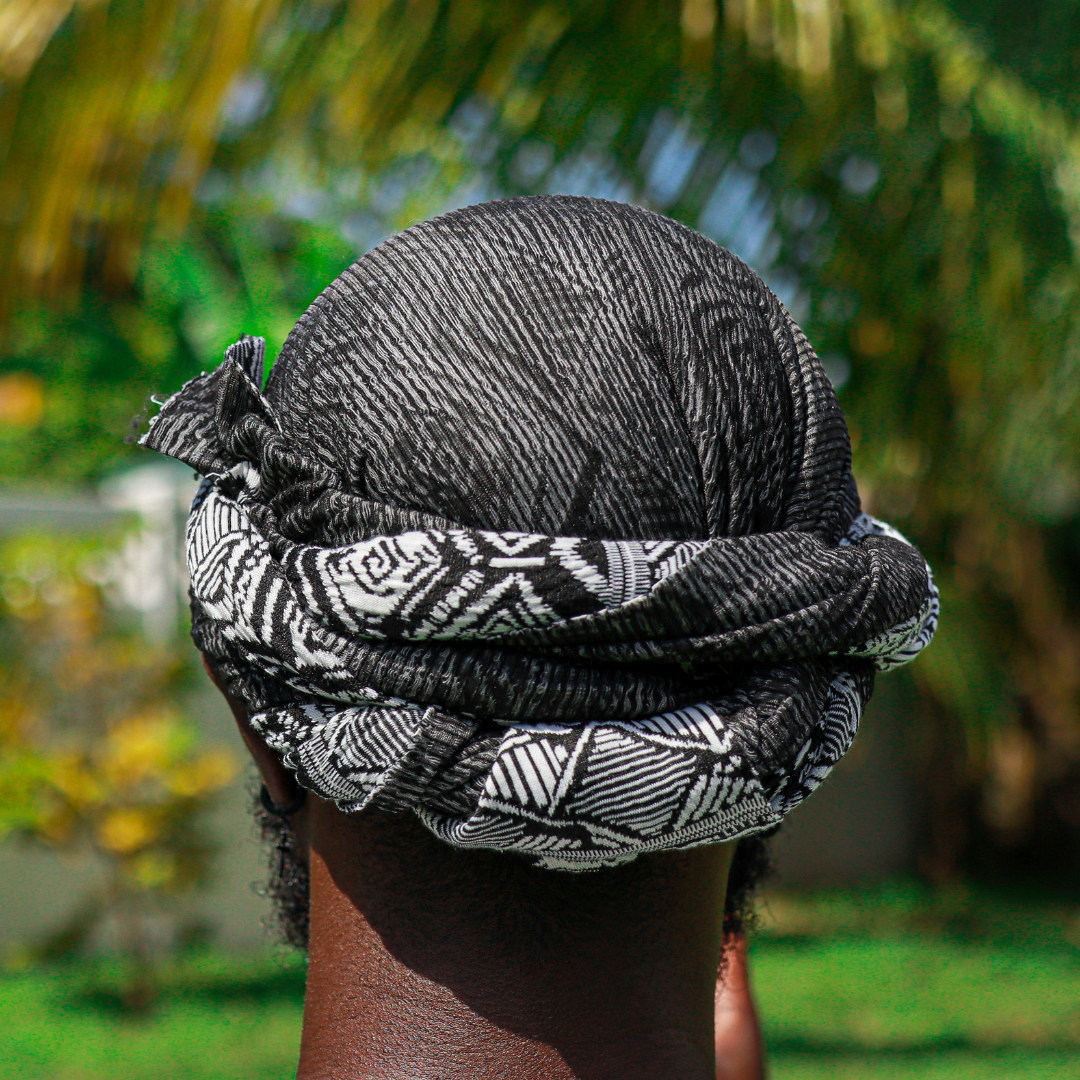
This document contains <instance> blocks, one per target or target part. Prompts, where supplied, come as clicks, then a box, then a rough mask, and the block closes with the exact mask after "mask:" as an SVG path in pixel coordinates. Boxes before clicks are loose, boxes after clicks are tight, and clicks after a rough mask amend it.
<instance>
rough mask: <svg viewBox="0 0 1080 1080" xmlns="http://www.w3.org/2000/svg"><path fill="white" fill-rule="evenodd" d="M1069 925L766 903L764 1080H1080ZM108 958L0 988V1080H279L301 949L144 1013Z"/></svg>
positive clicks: (871, 895) (194, 983) (919, 902)
mask: <svg viewBox="0 0 1080 1080" xmlns="http://www.w3.org/2000/svg"><path fill="white" fill-rule="evenodd" d="M1078 929H1080V923H1078V921H1077V917H1076V914H1075V908H1074V907H1070V906H1069V905H1066V904H1064V903H1063V904H1059V905H1055V904H1052V903H1042V904H1032V903H1030V902H1028V903H1024V902H1021V901H1017V900H1014V899H1010V898H1008V897H1002V896H989V895H979V896H972V895H963V894H960V895H956V896H953V897H945V898H942V897H937V898H933V899H929V898H927V897H926V896H924V895H922V894H920V893H919V891H918V890H917V889H914V888H911V887H909V888H894V889H882V890H877V891H875V892H865V891H864V892H857V893H856V892H849V893H836V892H833V893H828V894H821V895H820V896H808V895H802V896H798V897H792V896H777V897H774V898H772V899H771V900H770V902H769V904H768V906H767V913H766V921H765V925H764V926H763V927H762V929H761V931H760V932H759V933H758V934H757V936H756V937H755V941H754V947H753V953H754V960H753V963H754V975H755V980H756V985H757V991H758V997H759V1001H760V1005H761V1011H762V1015H763V1017H764V1022H765V1028H766V1033H767V1039H768V1043H769V1050H770V1060H771V1063H772V1072H771V1075H772V1076H773V1078H774V1080H817V1078H822V1080H824V1078H826V1077H828V1078H830V1080H844V1078H847V1077H852V1078H854V1077H859V1078H860V1080H914V1078H916V1077H917V1078H919V1080H937V1078H942V1080H945V1078H948V1080H990V1078H994V1080H997V1078H1002V1080H1004V1078H1006V1077H1008V1078H1010V1080H1028V1078H1035V1077H1040V1078H1041V1077H1055V1078H1062V1077H1072V1076H1077V1077H1080V934H1078V932H1077V931H1078ZM121 974H122V972H121V969H120V968H119V967H118V966H117V965H116V964H115V963H109V962H106V961H101V960H98V961H95V962H88V961H83V962H81V963H77V964H70V965H58V966H50V967H37V968H31V969H29V970H25V971H21V972H17V971H9V972H8V973H7V974H6V975H4V976H3V977H2V978H0V1032H3V1034H2V1035H0V1080H8V1078H11V1080H16V1078H17V1080H46V1078H48V1080H103V1078H106V1077H107V1078H109V1080H113V1078H120V1077H122V1078H123V1080H158V1078H160V1080H211V1078H213V1080H219V1078H220V1080H226V1078H228V1080H238V1078H240V1077H243V1078H244V1080H263V1078H265V1080H272V1078H273V1080H284V1078H286V1077H290V1076H291V1075H292V1069H293V1067H294V1064H295V1058H296V1048H297V1042H298V1039H299V1021H300V1007H301V999H302V994H303V969H302V965H301V964H300V963H299V961H298V960H297V959H296V958H295V957H290V956H289V955H288V954H284V953H267V954H265V955H262V956H259V957H255V958H252V957H248V958H238V957H228V956H222V955H217V954H213V953H202V954H199V955H191V956H188V957H185V958H183V959H181V960H178V961H177V962H176V963H175V964H174V965H173V966H172V967H171V969H170V970H169V971H168V972H166V974H165V975H164V978H163V990H162V995H161V1000H160V1003H159V1005H158V1007H157V1009H156V1010H155V1011H154V1013H153V1014H152V1015H151V1016H150V1017H148V1018H146V1019H142V1020H132V1019H130V1018H129V1017H126V1016H125V1015H124V1014H123V1013H122V1011H121V1010H120V1009H119V1007H118V1003H117V1002H118V998H117V994H116V987H117V986H118V980H119V978H120V976H121Z"/></svg>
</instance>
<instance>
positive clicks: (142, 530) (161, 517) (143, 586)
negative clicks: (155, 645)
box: [101, 462, 198, 640]
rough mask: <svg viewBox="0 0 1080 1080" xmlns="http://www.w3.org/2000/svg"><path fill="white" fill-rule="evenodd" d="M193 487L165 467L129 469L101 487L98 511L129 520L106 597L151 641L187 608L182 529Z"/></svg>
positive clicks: (178, 471)
mask: <svg viewBox="0 0 1080 1080" xmlns="http://www.w3.org/2000/svg"><path fill="white" fill-rule="evenodd" d="M197 487H198V480H197V478H196V477H195V476H194V474H193V473H192V471H191V470H190V469H187V468H185V467H183V466H180V465H175V466H174V465H170V464H168V463H166V462H154V463H153V464H150V465H142V466H139V467H138V468H135V469H130V470H128V471H127V472H124V473H121V474H119V475H118V476H115V477H112V478H111V479H110V480H108V481H107V482H106V483H105V484H103V485H102V487H101V503H102V506H103V507H104V508H106V509H108V510H110V511H112V512H113V513H114V514H115V515H125V516H127V515H130V516H131V517H132V519H133V522H132V528H131V530H130V531H129V532H128V533H127V535H126V536H125V538H124V542H123V545H122V547H121V548H120V550H119V552H117V554H116V556H115V557H114V559H113V561H112V564H111V566H110V572H109V573H108V585H109V588H110V591H111V592H112V593H113V595H114V597H115V599H116V600H117V601H118V602H119V603H121V604H123V605H124V606H125V607H128V608H130V609H131V610H133V611H135V612H137V613H138V614H139V617H140V619H141V620H142V623H143V627H144V629H145V631H146V633H147V635H148V636H149V637H151V638H154V639H157V640H161V639H162V638H165V637H168V636H169V635H170V634H173V633H175V631H176V625H177V621H178V620H179V618H180V614H181V611H182V610H183V608H184V607H185V606H186V604H187V588H188V576H187V567H186V565H185V562H184V525H185V523H186V521H187V516H188V510H189V509H190V507H191V500H192V498H193V497H194V495H195V491H196V488H197Z"/></svg>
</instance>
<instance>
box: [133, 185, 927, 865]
mask: <svg viewBox="0 0 1080 1080" xmlns="http://www.w3.org/2000/svg"><path fill="white" fill-rule="evenodd" d="M262 375H263V343H262V341H261V340H260V339H255V338H243V339H241V340H240V341H239V342H238V343H237V344H236V345H233V346H231V347H230V348H229V349H228V351H227V352H226V354H225V361H224V362H223V363H222V364H221V366H220V367H218V368H217V369H216V370H215V371H213V372H211V373H209V374H204V375H201V376H199V377H198V378H196V379H194V380H192V381H191V382H190V383H188V384H187V385H186V386H184V387H183V389H181V390H180V391H179V392H178V393H177V394H175V395H174V396H173V397H171V398H170V399H169V400H168V401H166V402H165V404H164V405H163V407H162V409H161V412H160V413H159V415H158V416H157V417H156V418H155V419H154V421H153V422H152V424H151V427H150V430H149V432H148V433H147V435H146V436H145V437H144V439H143V445H145V446H148V447H150V448H152V449H155V450H158V451H160V452H162V453H164V454H168V455H170V456H171V457H174V458H178V459H179V460H180V461H183V462H186V463H187V464H189V465H191V466H192V467H193V468H194V469H195V470H196V471H198V472H199V473H201V474H202V475H203V476H205V478H206V479H205V481H204V483H203V485H202V487H201V488H200V490H199V493H198V495H197V496H196V499H195V502H194V505H193V507H192V512H191V518H190V521H189V525H188V533H187V558H188V566H189V570H190V574H191V600H192V610H193V636H194V638H195V641H196V643H197V644H198V646H199V648H200V649H202V650H203V651H204V652H205V653H207V654H208V655H209V656H210V657H211V658H212V659H213V660H214V661H215V662H216V664H217V665H218V668H219V670H220V671H221V672H222V674H223V675H224V677H225V678H226V680H227V681H228V683H229V686H230V689H231V691H232V692H233V693H234V694H235V695H236V696H237V697H239V698H240V699H241V700H243V701H244V702H245V703H246V704H247V706H248V708H249V710H250V713H251V722H252V724H253V725H254V727H255V728H256V729H257V730H258V731H259V732H261V733H262V735H263V737H264V738H265V739H266V741H267V743H268V744H269V745H270V746H271V747H273V748H274V749H275V750H277V751H278V752H280V753H281V754H282V756H283V758H284V760H285V762H286V764H287V765H288V766H289V767H290V768H291V769H293V770H295V772H296V775H297V778H298V780H299V782H300V783H301V784H302V785H304V786H305V787H307V788H310V789H311V790H313V791H315V792H316V793H318V794H319V795H320V796H322V797H323V798H325V799H329V800H333V801H334V802H335V803H336V804H337V805H338V806H340V807H341V808H342V809H343V810H346V811H354V810H359V809H362V808H364V807H367V806H374V807H379V808H382V809H385V810H405V809H409V810H413V811H415V812H416V813H417V814H418V815H419V817H420V818H421V820H422V821H423V822H424V823H425V824H426V825H427V826H428V827H429V828H430V829H431V830H432V831H433V832H434V833H435V834H436V835H437V836H439V837H441V838H442V839H444V840H446V841H447V842H449V843H451V844H455V845H458V846H461V847H483V848H494V849H501V850H509V851H516V852H519V853H523V854H525V855H527V856H529V857H531V858H532V859H533V860H534V861H536V862H538V863H540V864H541V865H544V866H548V867H554V868H564V869H589V868H594V867H597V866H602V865H608V864H613V863H617V862H620V861H625V860H626V859H628V858H632V857H633V856H635V855H636V854H638V853H640V852H643V851H651V850H658V849H666V848H685V847H691V846H694V845H697V844H704V843H715V842H719V841H724V840H731V839H734V838H737V837H741V836H747V835H751V834H755V833H760V832H765V831H768V830H771V829H772V828H774V827H775V826H776V825H777V824H778V823H779V822H780V821H781V819H782V818H783V816H784V815H785V814H786V813H787V812H788V811H789V810H791V808H792V807H794V806H796V805H797V804H798V803H799V802H801V801H802V800H803V799H804V798H805V797H806V795H807V794H809V792H810V791H812V790H813V789H814V788H815V787H816V786H817V785H818V784H819V783H820V782H821V780H822V779H823V778H824V777H825V775H826V774H827V773H828V772H829V770H830V769H831V768H832V767H833V765H835V764H836V762H837V761H838V760H839V759H840V757H841V756H842V755H843V754H844V753H845V751H846V750H847V749H848V747H849V746H850V745H851V741H852V739H853V737H854V735H855V731H856V728H857V726H858V722H859V717H860V715H861V712H862V709H863V707H864V705H865V704H866V702H867V700H868V699H869V697H870V693H871V691H872V689H873V683H874V672H875V670H886V669H888V668H890V667H894V666H897V665H899V664H902V663H905V662H906V661H908V660H910V659H912V658H913V657H914V656H915V655H916V654H917V653H918V652H919V650H920V649H922V647H923V646H924V645H926V644H927V642H928V641H929V640H930V638H931V636H932V635H933V632H934V628H935V625H936V622H937V614H938V596H937V591H936V589H935V587H934V584H933V580H932V578H931V576H930V571H929V568H928V567H927V565H926V563H925V561H924V560H923V558H922V556H921V555H920V554H919V552H918V551H917V550H916V549H915V548H914V547H913V546H911V545H910V544H909V543H908V542H907V541H905V540H904V538H903V537H902V536H900V535H899V534H898V533H897V532H895V531H894V530H893V529H891V528H889V527H888V526H887V525H884V524H882V523H881V522H878V521H876V520H875V519H874V518H871V517H869V516H868V515H866V514H863V513H860V511H859V500H858V493H857V491H856V489H855V484H854V480H853V479H852V475H851V467H850V448H849V442H848V436H847V429H846V426H845V424H844V420H843V416H842V414H841V412H840V409H839V406H838V404H837V402H836V398H835V396H834V394H833V391H832V388H831V387H830V385H829V383H828V380H827V379H826V377H825V375H824V373H823V371H822V368H821V365H820V364H819V362H818V360H817V357H816V356H815V355H814V352H813V350H812V349H811V348H810V346H809V344H808V343H807V341H806V339H805V337H804V336H803V334H802V333H801V331H800V330H799V329H798V327H797V326H796V325H795V324H794V323H793V322H792V320H791V318H790V316H789V315H788V314H787V312H786V311H785V310H784V308H783V306H782V305H781V304H780V302H779V301H778V300H777V299H776V297H775V296H773V294H772V293H771V292H770V291H769V290H768V288H766V286H765V285H764V284H763V283H762V282H761V280H760V279H759V278H758V277H757V276H756V275H755V274H754V273H753V272H752V271H751V270H750V269H749V268H748V267H746V266H745V265H744V264H743V263H741V262H740V261H739V260H738V259H736V258H735V257H734V256H732V255H730V254H729V253H728V252H726V251H724V250H723V249H722V248H720V247H718V246H717V245H716V244H714V243H712V242H711V241H709V240H706V239H705V238H703V237H701V236H699V235H698V234H696V233H694V232H693V231H691V230H690V229H687V228H685V227H684V226H682V225H679V224H677V223H675V222H673V221H670V220H668V219H666V218H663V217H660V216H658V215H656V214H653V213H650V212H648V211H646V210H642V209H640V208H638V207H633V206H626V205H622V204H617V203H609V202H602V201H599V200H594V199H582V198H568V197H539V198H528V199H510V200H503V201H499V202H493V203H487V204H484V205H482V206H476V207H470V208H468V209H465V210H460V211H455V212H453V213H450V214H446V215H444V216H442V217H440V218H436V219H434V220H432V221H429V222H425V223H423V224H420V225H417V226H414V227H413V228H410V229H408V230H406V231H405V232H403V233H401V234H399V235H398V236H395V237H393V238H392V239H390V240H388V241H387V242H385V243H384V244H382V245H381V246H380V247H378V248H376V249H375V250H373V251H372V252H370V253H368V254H367V255H365V256H364V257H363V258H362V259H360V260H359V261H358V262H357V263H356V264H354V265H353V266H352V267H350V269H348V270H346V271H345V272H344V273H343V274H342V275H341V276H340V277H339V278H338V279H337V280H336V281H335V282H333V284H331V285H330V287H329V288H328V289H327V290H326V291H325V292H324V293H323V294H322V295H321V296H320V297H319V298H318V299H317V300H316V301H315V303H314V304H313V305H312V307H311V308H310V309H309V310H308V312H307V313H306V314H305V315H304V316H303V317H302V318H301V320H300V321H299V323H297V325H296V327H295V329H294V330H293V332H292V333H291V334H290V336H289V339H288V340H287V342H286V344H285V346H284V348H283V350H282V353H281V355H280V357H279V358H278V360H277V363H276V364H275V365H274V368H273V371H272V373H271V375H270V379H269V381H268V383H267V386H266V390H265V393H264V392H263V391H262V389H261V386H262Z"/></svg>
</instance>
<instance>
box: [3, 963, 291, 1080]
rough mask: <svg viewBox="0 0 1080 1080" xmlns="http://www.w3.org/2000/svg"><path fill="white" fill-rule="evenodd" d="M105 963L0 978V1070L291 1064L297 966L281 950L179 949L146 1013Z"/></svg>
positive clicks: (213, 1072)
mask: <svg viewBox="0 0 1080 1080" xmlns="http://www.w3.org/2000/svg"><path fill="white" fill-rule="evenodd" d="M120 977H121V971H120V969H119V968H118V967H117V965H115V964H113V965H110V964H101V963H97V964H82V965H70V966H68V965H63V966H56V967H52V968H47V969H43V970H35V971H30V972H26V973H23V974H19V975H9V976H7V977H6V978H4V979H3V980H0V1033H2V1034H0V1078H3V1080H9V1078H10V1080H106V1078H107V1080H284V1078H286V1077H291V1076H293V1075H294V1073H295V1069H296V1055H297V1049H298V1047H299V1045H300V1012H301V1006H302V1003H303V989H304V982H303V979H304V976H303V971H302V970H301V969H300V968H299V967H298V966H297V964H296V963H295V962H292V963H291V964H290V963H287V962H285V961H283V960H281V959H280V958H278V959H275V958H272V957H260V958H259V959H257V960H252V959H247V960H235V959H232V960H230V959H228V958H223V957H215V956H212V955H210V956H201V957H198V958H188V959H186V960H184V961H182V962H180V963H178V964H176V965H175V966H174V967H173V969H172V970H171V971H169V972H168V973H167V974H166V976H165V979H164V983H165V985H164V988H163V992H162V995H161V1000H160V1001H159V1003H158V1005H157V1007H156V1008H155V1009H154V1011H153V1012H152V1013H151V1015H150V1016H148V1017H147V1018H145V1019H132V1018H130V1017H129V1016H126V1015H125V1014H124V1013H123V1011H122V1009H121V1008H120V1004H119V995H118V993H117V987H118V986H119V985H120Z"/></svg>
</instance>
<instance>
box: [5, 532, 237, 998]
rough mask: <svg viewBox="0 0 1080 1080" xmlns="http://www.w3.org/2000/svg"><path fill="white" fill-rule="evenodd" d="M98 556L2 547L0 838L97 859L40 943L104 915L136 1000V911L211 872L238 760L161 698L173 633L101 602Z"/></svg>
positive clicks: (155, 905)
mask: <svg viewBox="0 0 1080 1080" xmlns="http://www.w3.org/2000/svg"><path fill="white" fill-rule="evenodd" d="M108 554H109V549H108V547H107V546H103V545H102V543H101V541H95V542H89V541H85V542H72V541H71V540H70V539H65V540H63V541H57V540H50V539H48V538H42V537H29V536H27V537H23V538H19V539H16V540H9V541H8V542H7V543H6V544H4V545H3V547H2V548H0V657H2V660H0V837H3V836H14V837H16V838H18V839H19V840H21V841H23V842H27V843H32V844H36V845H44V846H45V847H48V848H50V849H53V850H57V851H65V852H77V853H92V854H93V855H94V856H96V858H97V859H98V861H99V862H100V863H101V864H102V865H103V866H104V868H105V881H104V885H103V886H102V888H101V890H100V891H99V892H98V893H97V894H95V895H92V896H91V897H90V898H89V901H88V902H87V903H86V904H85V905H84V906H83V907H82V908H81V909H80V910H79V911H78V912H77V913H76V915H75V917H74V919H73V921H72V923H71V924H70V925H69V926H66V927H64V928H62V929H60V930H59V931H58V932H57V933H56V934H55V935H54V937H53V938H52V939H51V941H50V943H48V944H47V945H46V946H44V947H45V949H46V951H48V949H49V948H50V947H53V948H61V947H62V948H63V949H64V950H70V949H72V948H75V947H77V946H78V945H79V944H81V942H82V940H83V939H84V938H85V937H86V936H87V935H88V934H89V933H90V931H92V930H93V929H94V928H95V926H96V925H97V924H98V923H99V922H100V921H101V919H102V918H104V917H111V918H112V919H114V920H115V921H116V922H117V924H118V927H119V929H120V932H121V939H122V943H123V945H124V947H125V948H126V950H127V951H128V952H129V954H130V955H131V958H132V960H133V961H134V963H135V965H136V978H135V981H134V983H133V985H132V987H131V1004H133V1005H136V1006H141V1005H143V1004H146V1003H147V1001H148V994H149V992H150V986H149V982H148V980H149V977H150V966H151V961H152V956H151V952H152V950H151V947H150V944H149V941H148V939H147V936H146V928H145V920H146V917H147V916H148V915H150V914H153V913H154V911H156V910H160V909H161V908H162V906H163V905H164V904H166V903H167V900H168V898H169V897H172V896H174V895H176V894H178V893H180V892H182V891H184V890H186V889H190V888H192V887H194V886H197V885H200V884H202V883H204V882H205V881H206V880H207V878H208V875H209V872H210V860H211V856H212V854H213V850H214V848H213V845H212V843H211V842H210V841H209V839H208V837H207V834H206V830H205V828H204V827H203V824H202V822H201V815H202V812H203V811H204V810H205V809H206V807H207V806H208V804H209V801H210V799H211V798H212V797H213V795H214V794H215V793H216V792H218V791H219V790H221V789H222V788H223V787H224V786H225V785H226V784H227V783H228V782H229V781H230V780H231V779H232V778H233V776H234V774H235V771H236V766H235V763H234V761H233V759H232V757H231V756H230V755H229V754H227V753H226V752H224V751H222V750H217V749H210V750H200V749H198V748H197V746H196V745H195V740H194V737H193V731H192V728H191V726H190V725H189V724H188V723H186V722H185V720H184V718H183V717H182V716H181V715H179V714H178V713H177V712H176V711H175V709H174V707H173V706H172V705H171V704H170V701H171V699H172V698H174V697H175V692H174V691H175V688H176V684H177V682H178V681H179V680H181V679H182V678H183V677H184V674H185V671H184V667H183V664H182V661H181V660H180V653H179V651H178V649H177V647H176V644H175V642H171V643H162V644H160V645H157V646H154V645H151V644H149V643H148V642H147V640H146V638H145V637H144V636H143V635H142V634H141V633H139V632H137V628H135V627H126V628H125V627H123V626H122V625H118V624H117V620H116V618H115V616H114V615H113V614H112V613H111V612H110V610H109V608H108V607H107V605H106V604H105V603H104V600H103V597H102V582H104V581H106V580H107V578H108V573H107V571H108V564H107V561H106V560H107V557H108ZM185 652H186V650H185Z"/></svg>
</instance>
